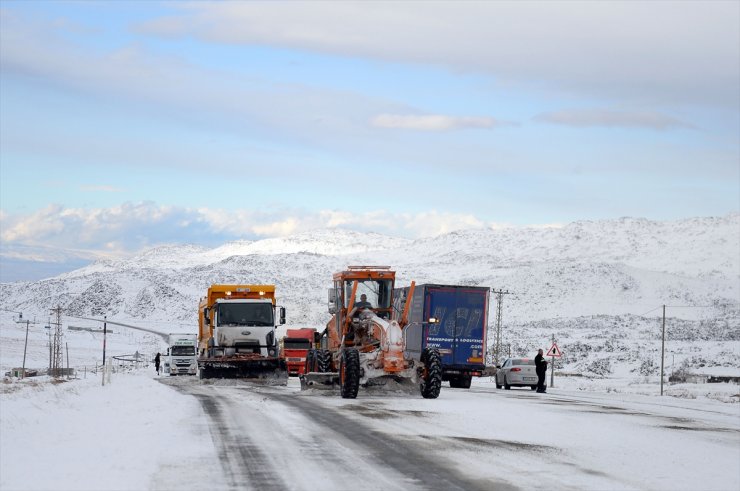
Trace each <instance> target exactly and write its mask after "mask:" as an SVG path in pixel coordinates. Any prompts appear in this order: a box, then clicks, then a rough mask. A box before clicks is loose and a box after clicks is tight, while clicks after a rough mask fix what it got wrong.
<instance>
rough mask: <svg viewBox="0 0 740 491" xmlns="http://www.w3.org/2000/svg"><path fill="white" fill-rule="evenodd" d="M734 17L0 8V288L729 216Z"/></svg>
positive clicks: (621, 6)
mask: <svg viewBox="0 0 740 491" xmlns="http://www.w3.org/2000/svg"><path fill="white" fill-rule="evenodd" d="M739 98H740V3H738V2H734V1H726V2H691V1H680V2H581V1H578V2H535V1H529V2H423V1H419V2H311V1H306V2H214V3H207V2H206V3H199V2H198V3H190V2H166V3H155V2H138V1H136V2H126V1H118V2H80V1H76V2H64V1H53V2H52V1H45V2H31V1H23V2H21V1H8V0H4V1H3V2H2V3H0V178H1V179H0V238H1V240H2V243H1V245H2V247H1V248H0V276H2V277H1V278H0V281H14V280H18V279H35V278H38V277H41V276H44V275H48V274H50V272H52V273H55V272H58V271H64V270H67V269H70V268H71V267H77V266H79V264H84V263H85V262H86V261H89V260H91V259H95V258H105V257H121V256H126V255H130V254H133V253H136V252H138V251H141V250H143V249H146V248H149V247H152V246H156V245H159V244H165V243H194V244H202V245H206V246H215V245H218V244H221V243H223V242H226V241H229V240H234V239H259V238H264V237H274V236H281V235H289V234H294V233H300V232H303V231H307V230H312V229H318V228H327V227H329V228H337V227H339V228H349V229H355V230H368V231H370V230H371V231H375V232H380V233H386V234H390V235H397V236H404V237H410V238H416V237H425V236H432V235H436V234H440V233H445V232H449V231H452V230H455V229H462V228H471V227H485V226H499V225H515V226H527V225H542V224H562V223H568V222H571V221H576V220H584V219H587V220H593V219H610V218H617V217H621V216H638V217H646V218H650V219H656V220H672V219H678V218H684V217H692V216H712V215H725V214H727V213H731V212H735V211H738V209H739V208H740V141H739V137H738V134H740V101H739Z"/></svg>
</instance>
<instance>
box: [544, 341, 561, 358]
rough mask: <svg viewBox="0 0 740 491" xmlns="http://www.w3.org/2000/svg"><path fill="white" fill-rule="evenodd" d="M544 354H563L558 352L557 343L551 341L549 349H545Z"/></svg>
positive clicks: (559, 355) (557, 356) (556, 355)
mask: <svg viewBox="0 0 740 491" xmlns="http://www.w3.org/2000/svg"><path fill="white" fill-rule="evenodd" d="M545 356H554V357H556V358H560V357H561V356H563V354H562V353H561V352H560V348H558V345H557V344H555V343H552V346H550V349H549V350H547V354H546V355H545Z"/></svg>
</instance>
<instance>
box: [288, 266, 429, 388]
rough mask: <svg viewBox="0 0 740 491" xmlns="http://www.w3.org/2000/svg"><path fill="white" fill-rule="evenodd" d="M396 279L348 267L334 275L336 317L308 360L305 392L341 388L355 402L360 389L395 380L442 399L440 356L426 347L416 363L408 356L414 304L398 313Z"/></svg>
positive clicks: (380, 270)
mask: <svg viewBox="0 0 740 491" xmlns="http://www.w3.org/2000/svg"><path fill="white" fill-rule="evenodd" d="M395 279H396V273H395V272H394V271H391V269H390V267H389V266H349V267H348V268H347V269H346V270H344V271H339V272H337V273H335V274H334V276H333V286H332V288H330V289H329V313H330V314H332V318H331V320H330V321H329V323H328V324H327V325H326V329H324V331H323V332H321V333H317V339H316V341H317V342H316V343H315V344H316V348H315V349H312V350H311V351H309V353H308V355H307V357H306V368H305V373H304V375H302V376H301V388H303V389H307V388H332V387H336V386H339V389H340V393H341V395H342V397H343V398H346V399H347V398H348V399H354V398H356V397H357V393H358V391H359V387H360V386H364V387H367V386H383V385H386V384H387V383H388V382H389V381H395V382H398V383H401V384H406V385H408V384H409V383H410V384H418V385H419V389H420V391H421V395H422V396H423V397H424V398H428V399H435V398H437V397H438V396H439V392H440V387H441V385H442V364H441V358H440V354H439V352H438V351H437V350H436V349H434V348H427V349H425V350H424V351H423V352H422V353H421V356H420V358H419V359H414V358H412V357H411V356H410V355H409V354H408V353H407V352H406V346H405V339H404V332H403V329H404V327H405V326H406V324H407V320H406V319H407V318H408V310H409V308H410V307H411V302H406V304H405V309H404V311H403V312H394V310H393V305H394V302H393V292H394V287H395ZM413 287H414V284H413V283H412V284H411V287H410V288H411V290H412V293H413ZM410 297H411V295H409V298H410Z"/></svg>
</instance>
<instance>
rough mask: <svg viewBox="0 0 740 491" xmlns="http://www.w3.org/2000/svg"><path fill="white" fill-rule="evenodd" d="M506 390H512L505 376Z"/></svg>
mask: <svg viewBox="0 0 740 491" xmlns="http://www.w3.org/2000/svg"><path fill="white" fill-rule="evenodd" d="M504 389H506V390H510V389H511V385H509V381H508V380H506V376H504Z"/></svg>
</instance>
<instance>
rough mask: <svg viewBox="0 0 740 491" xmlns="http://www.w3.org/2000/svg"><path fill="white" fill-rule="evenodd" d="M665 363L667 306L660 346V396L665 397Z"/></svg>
mask: <svg viewBox="0 0 740 491" xmlns="http://www.w3.org/2000/svg"><path fill="white" fill-rule="evenodd" d="M664 363H665V305H663V336H662V340H661V344H660V395H663V366H664Z"/></svg>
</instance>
